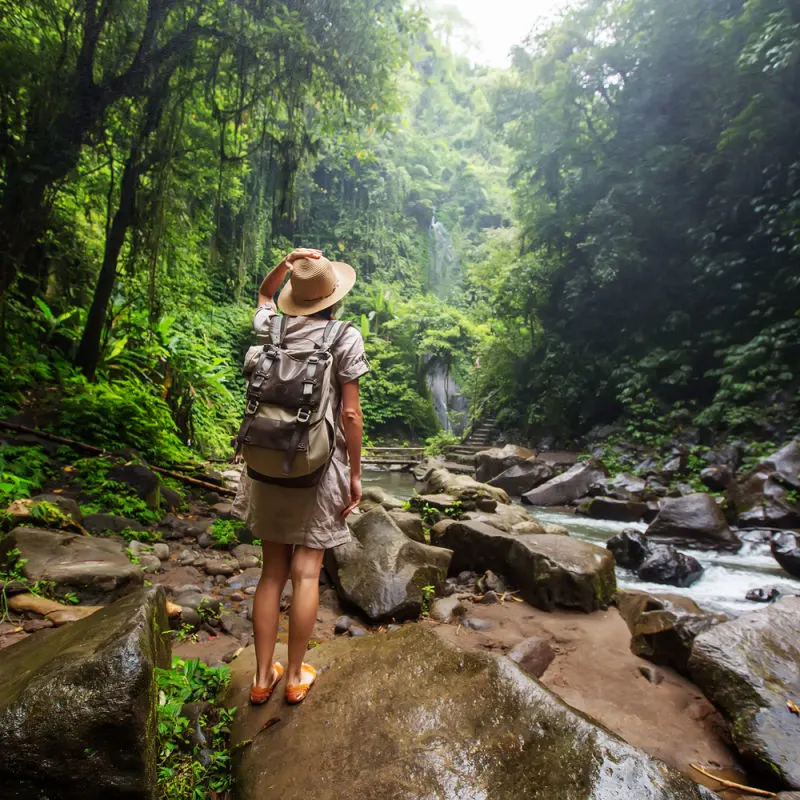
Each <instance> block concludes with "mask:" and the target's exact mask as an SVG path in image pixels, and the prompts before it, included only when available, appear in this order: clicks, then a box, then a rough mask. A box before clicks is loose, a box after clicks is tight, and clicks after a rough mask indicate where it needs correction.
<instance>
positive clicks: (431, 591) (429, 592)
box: [422, 586, 436, 617]
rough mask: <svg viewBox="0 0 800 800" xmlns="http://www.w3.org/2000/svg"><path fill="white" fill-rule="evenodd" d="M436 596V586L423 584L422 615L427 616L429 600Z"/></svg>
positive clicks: (428, 613)
mask: <svg viewBox="0 0 800 800" xmlns="http://www.w3.org/2000/svg"><path fill="white" fill-rule="evenodd" d="M434 597H436V587H435V586H423V587H422V616H423V617H427V616H429V615H430V613H431V612H430V608H431V602H432V601H433V598H434Z"/></svg>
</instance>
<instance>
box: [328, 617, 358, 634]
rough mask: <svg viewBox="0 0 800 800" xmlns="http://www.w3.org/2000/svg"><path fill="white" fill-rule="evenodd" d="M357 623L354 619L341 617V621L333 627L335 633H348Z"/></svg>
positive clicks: (337, 621)
mask: <svg viewBox="0 0 800 800" xmlns="http://www.w3.org/2000/svg"><path fill="white" fill-rule="evenodd" d="M354 623H355V620H354V619H353V618H352V617H347V616H344V615H343V616H341V617H339V619H337V620H336V623H335V624H334V626H333V632H334V633H347V631H349V630H350V627H351V626H352V625H353V624H354Z"/></svg>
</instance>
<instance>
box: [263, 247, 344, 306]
mask: <svg viewBox="0 0 800 800" xmlns="http://www.w3.org/2000/svg"><path fill="white" fill-rule="evenodd" d="M355 282H356V271H355V270H354V269H353V268H352V267H351V266H350V265H349V264H344V263H342V262H341V261H328V259H327V258H325V256H321V257H320V258H299V259H297V261H295V262H294V264H292V272H291V274H290V277H289V282H288V283H287V284H286V285H285V286H284V287H283V289H281V293H280V294H279V295H278V308H280V310H281V311H283V313H284V314H289V315H291V316H293V317H307V316H310V315H311V314H316V313H317V312H318V311H322V310H323V309H324V308H328V307H330V306H332V305H333V304H334V303H337V302H338V301H339V300H341V299H342V298H343V297H344V296H345V295H346V294H347V293H348V292H349V291H350V290H351V289H352V288H353V286H354V285H355Z"/></svg>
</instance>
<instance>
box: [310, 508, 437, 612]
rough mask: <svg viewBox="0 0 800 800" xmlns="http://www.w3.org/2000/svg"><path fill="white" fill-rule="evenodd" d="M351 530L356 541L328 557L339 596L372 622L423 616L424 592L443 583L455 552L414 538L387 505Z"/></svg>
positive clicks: (369, 514)
mask: <svg viewBox="0 0 800 800" xmlns="http://www.w3.org/2000/svg"><path fill="white" fill-rule="evenodd" d="M351 528H352V531H353V536H354V540H353V541H351V542H348V543H347V544H343V545H341V546H339V547H334V548H332V549H331V550H328V551H327V552H326V553H325V567H326V569H327V570H328V574H329V575H330V576H331V580H332V581H333V583H334V585H335V586H336V589H337V591H338V592H339V595H340V597H341V598H342V599H343V600H344V601H346V602H348V603H350V604H352V605H354V606H356V607H358V608H359V609H361V611H363V612H364V614H365V615H366V616H367V618H368V619H370V620H372V621H373V622H381V621H388V620H391V619H408V618H411V617H417V616H419V614H420V613H421V612H422V602H423V597H424V593H423V589H424V588H425V587H426V586H438V585H439V584H441V583H443V582H444V579H445V578H446V577H447V570H448V567H449V565H450V559H451V557H452V553H451V552H450V551H449V550H445V549H444V548H441V547H431V546H430V545H427V544H420V543H419V542H415V541H413V540H411V539H409V538H408V536H406V535H405V534H404V533H403V532H402V531H401V530H400V528H398V527H397V525H396V524H395V522H394V520H392V518H391V517H390V516H389V514H388V513H387V511H386V510H385V509H384V508H383V507H382V506H376V507H375V508H373V509H372V510H371V511H367V512H366V513H365V514H361V515H360V516H359V517H358V519H356V520H355V521H354V522H353V523H352V526H351Z"/></svg>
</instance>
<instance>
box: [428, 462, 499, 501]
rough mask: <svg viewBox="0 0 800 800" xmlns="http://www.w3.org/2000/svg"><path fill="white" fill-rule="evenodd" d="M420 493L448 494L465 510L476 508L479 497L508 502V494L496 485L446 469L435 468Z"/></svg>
mask: <svg viewBox="0 0 800 800" xmlns="http://www.w3.org/2000/svg"><path fill="white" fill-rule="evenodd" d="M420 494H448V495H450V496H451V497H453V498H455V499H456V500H459V501H460V502H461V505H462V508H463V509H464V510H465V511H472V510H473V509H475V508H476V501H477V500H478V499H479V498H482V499H489V500H495V501H497V503H499V504H503V503H505V504H508V503H510V502H511V501H510V499H509V497H508V494H507V493H506V492H504V491H503V490H502V489H499V488H497V487H496V486H489V485H488V484H486V483H480V482H479V481H476V480H474V479H473V478H470V477H469V476H468V475H455V474H453V473H452V472H449V471H448V470H446V469H433V470H431V471H430V472H429V473H428V474H427V476H426V479H425V483H424V485H423V487H422V489H421V490H420Z"/></svg>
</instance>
